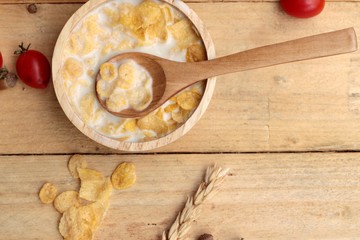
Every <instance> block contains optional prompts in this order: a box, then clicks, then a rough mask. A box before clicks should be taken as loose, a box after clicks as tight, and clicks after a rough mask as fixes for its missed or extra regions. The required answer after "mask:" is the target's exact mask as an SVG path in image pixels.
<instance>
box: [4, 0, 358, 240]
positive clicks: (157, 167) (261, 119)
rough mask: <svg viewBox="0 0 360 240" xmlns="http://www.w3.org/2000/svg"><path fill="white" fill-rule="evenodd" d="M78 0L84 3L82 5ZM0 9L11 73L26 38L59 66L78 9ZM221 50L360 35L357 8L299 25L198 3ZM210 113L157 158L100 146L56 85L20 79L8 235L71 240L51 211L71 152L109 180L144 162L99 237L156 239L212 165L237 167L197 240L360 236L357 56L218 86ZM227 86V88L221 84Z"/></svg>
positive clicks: (14, 106) (56, 2)
mask: <svg viewBox="0 0 360 240" xmlns="http://www.w3.org/2000/svg"><path fill="white" fill-rule="evenodd" d="M74 1H75V2H74ZM31 2H32V1H28V0H0V3H1V4H0V51H1V52H2V53H3V56H4V61H5V64H6V65H7V67H8V68H9V69H10V70H14V66H15V61H16V56H14V55H13V51H14V50H15V49H16V48H17V45H18V44H19V43H20V42H21V41H24V42H25V43H29V42H31V43H32V46H33V48H34V49H38V50H40V51H42V52H44V53H45V54H46V56H47V57H48V58H49V60H50V59H51V57H52V51H53V48H54V44H55V41H56V39H57V37H58V34H59V32H60V30H61V28H62V27H63V25H64V24H65V22H66V20H67V19H68V18H69V17H70V16H71V15H72V14H73V13H74V12H75V11H76V10H77V9H78V8H79V7H80V6H81V5H82V3H81V2H78V1H77V0H69V1H68V2H65V1H63V0H35V2H36V3H37V8H38V10H37V12H36V13H34V14H30V13H29V12H28V11H27V9H26V7H27V5H28V4H29V3H31ZM188 4H189V5H190V7H191V8H193V9H194V10H195V11H196V12H197V13H198V15H199V16H200V18H201V19H203V21H204V22H205V24H206V26H207V27H208V30H209V31H210V34H211V35H212V37H213V40H214V43H215V47H216V51H217V55H218V56H221V55H225V54H229V53H233V52H235V51H240V50H245V49H247V48H252V47H257V46H261V45H266V44H270V43H275V42H280V41H285V40H290V39H293V38H297V37H303V36H307V35H311V34H317V33H322V32H328V31H332V30H338V29H342V28H347V27H355V30H356V31H357V32H358V35H359V36H360V2H359V1H356V0H339V1H327V3H326V7H325V9H324V11H323V12H322V13H321V15H319V16H317V17H314V18H311V19H295V18H291V17H289V16H287V15H285V14H284V13H283V12H282V11H281V10H280V9H279V5H278V2H276V1H272V0H270V1H262V0H258V1H257V0H255V1H254V0H251V1H250V0H239V1H226V0H225V1H221V2H216V1H215V2H213V1H210V2H208V1H206V0H195V1H191V2H190V1H189V2H188ZM218 79H219V81H218V83H217V86H216V90H215V94H214V96H213V99H212V102H211V104H210V107H209V108H208V110H207V112H206V113H205V115H204V116H203V118H202V119H201V120H200V121H199V122H198V124H197V125H195V127H194V128H193V129H192V130H191V131H190V132H189V133H188V134H186V135H185V136H184V137H182V138H181V139H179V140H178V141H176V142H174V143H172V144H170V145H168V146H166V147H163V148H160V149H156V150H154V151H151V152H146V153H141V154H140V153H139V154H136V153H124V152H119V151H115V150H112V149H109V148H106V147H103V146H101V145H99V144H97V143H95V142H93V141H92V140H90V139H89V138H87V137H86V136H84V135H83V134H82V133H81V132H79V131H78V130H77V129H76V128H75V127H74V126H73V125H72V124H71V123H70V121H69V120H68V119H67V118H66V116H65V114H64V113H63V111H62V110H61V108H60V106H59V104H58V102H57V99H56V97H55V93H54V89H53V86H52V84H51V85H50V86H49V87H48V88H47V89H46V90H36V89H31V88H29V87H27V86H25V85H24V84H22V83H21V82H19V83H18V84H17V86H16V87H15V88H13V89H9V90H5V91H1V92H0V103H1V104H0V113H1V115H0V116H1V117H0V177H1V178H0V239H6V240H12V239H61V236H60V234H59V233H58V231H57V223H58V221H59V217H60V215H59V214H58V213H57V212H56V211H55V210H54V209H53V208H52V207H51V206H48V205H44V204H41V203H40V202H39V200H38V196H37V193H38V191H39V188H40V187H41V185H42V184H43V183H44V182H45V181H50V182H53V183H55V184H56V185H57V186H58V187H59V191H63V190H66V189H76V188H77V187H78V183H77V182H76V181H74V180H73V179H72V178H71V176H70V175H69V173H68V171H67V167H66V165H67V160H68V159H69V157H70V156H71V155H72V154H74V153H81V154H84V155H86V156H85V157H86V159H87V160H88V162H89V165H90V166H92V167H93V168H95V169H98V170H100V171H102V172H103V173H104V174H105V175H109V174H111V172H112V170H113V169H114V168H115V166H116V165H117V164H119V163H120V162H123V161H132V162H134V163H135V164H136V167H137V175H138V180H137V183H136V185H135V186H134V187H133V188H131V189H129V190H126V191H119V192H115V193H114V194H113V196H112V200H111V207H110V209H109V212H108V214H107V216H106V218H105V220H104V222H103V224H102V226H101V228H100V230H99V231H98V232H97V234H96V239H142V240H143V239H158V238H159V236H160V235H161V233H162V231H163V230H165V229H167V228H168V227H169V226H170V224H171V222H172V221H173V220H174V218H175V216H176V213H177V211H179V210H180V209H181V208H182V207H183V205H184V202H185V201H186V197H187V196H189V195H192V194H193V193H194V191H195V190H196V188H197V185H198V184H199V183H200V182H201V179H202V177H203V175H204V170H205V169H206V167H207V166H209V165H212V164H214V163H217V164H219V165H222V166H225V167H229V168H231V171H230V173H231V174H230V176H228V177H227V179H226V180H225V182H224V184H223V185H222V188H221V190H220V192H219V193H218V194H217V195H216V196H215V197H214V198H212V199H211V200H210V201H209V202H208V203H206V204H205V205H204V207H203V211H202V213H201V216H200V218H199V219H198V220H197V221H196V222H194V223H193V225H192V230H191V234H190V239H197V237H198V236H199V235H201V234H202V233H205V232H208V233H211V234H213V235H214V236H215V239H219V240H220V239H224V240H239V239H241V238H244V239H360V152H359V151H360V53H359V52H355V53H352V54H347V55H340V56H335V57H329V58H324V59H317V60H311V61H305V62H300V63H291V64H286V65H282V66H276V67H270V68H265V69H261V70H253V71H247V72H243V73H238V74H231V75H227V76H224V77H219V78H218ZM223 80H224V81H223Z"/></svg>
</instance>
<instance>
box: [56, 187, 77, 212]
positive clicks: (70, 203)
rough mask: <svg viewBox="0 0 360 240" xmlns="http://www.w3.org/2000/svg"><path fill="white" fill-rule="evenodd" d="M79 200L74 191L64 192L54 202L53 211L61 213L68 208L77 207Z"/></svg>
mask: <svg viewBox="0 0 360 240" xmlns="http://www.w3.org/2000/svg"><path fill="white" fill-rule="evenodd" d="M79 206H80V198H79V193H78V192H76V191H65V192H62V193H60V194H59V195H58V196H57V197H56V198H55V200H54V207H55V209H56V210H57V211H58V212H60V213H63V212H65V211H66V210H68V209H69V208H70V207H79Z"/></svg>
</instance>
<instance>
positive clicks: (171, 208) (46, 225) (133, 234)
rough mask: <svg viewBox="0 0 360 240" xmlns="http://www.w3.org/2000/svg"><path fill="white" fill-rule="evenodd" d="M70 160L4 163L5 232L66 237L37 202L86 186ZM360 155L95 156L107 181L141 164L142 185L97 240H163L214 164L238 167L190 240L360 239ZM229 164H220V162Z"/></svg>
mask: <svg viewBox="0 0 360 240" xmlns="http://www.w3.org/2000/svg"><path fill="white" fill-rule="evenodd" d="M68 158H69V156H64V155H58V156H3V157H0V172H1V173H2V178H1V184H0V193H1V198H0V212H1V214H0V223H1V224H0V235H1V236H6V239H8V240H13V239H23V238H24V236H26V239H29V240H32V239H60V235H59V233H58V232H57V223H58V221H59V217H60V215H59V214H58V213H57V212H56V211H55V210H54V209H53V207H52V206H51V205H44V204H42V203H40V202H39V200H38V196H37V193H38V190H39V188H40V187H41V186H42V184H43V183H44V182H46V181H49V182H53V183H54V184H56V185H57V186H58V188H59V191H60V192H61V191H65V190H69V189H74V190H76V189H78V183H77V181H75V180H74V179H72V178H71V177H70V175H69V173H68V171H67V168H66V163H67V159H68ZM359 158H360V154H359V153H329V154H325V153H324V154H228V155H218V154H210V155H208V154H199V155H188V154H186V155H177V154H171V155H166V154H164V155H126V156H116V155H103V156H101V155H96V156H92V155H88V156H86V159H87V160H88V162H89V166H91V167H92V168H94V169H97V170H99V171H101V172H102V173H103V174H105V175H109V174H111V172H112V171H113V169H114V168H115V166H117V164H119V163H120V162H123V161H133V162H134V163H135V165H136V168H137V183H136V185H135V186H134V187H132V188H130V189H128V190H124V191H114V193H113V195H112V196H111V205H110V209H109V212H108V214H107V216H106V218H105V220H104V222H103V224H102V225H101V227H100V229H99V232H98V233H97V234H96V237H95V239H118V237H119V236H121V237H122V239H132V240H135V239H159V236H160V234H161V233H162V231H163V230H164V229H167V228H168V227H169V225H170V224H171V222H172V221H173V220H174V218H175V216H176V213H177V211H179V210H180V209H181V208H182V207H183V205H184V202H185V201H186V197H187V196H189V195H191V194H193V193H194V191H195V190H196V188H197V185H198V184H199V183H200V181H201V179H202V177H203V175H204V170H205V169H206V167H207V166H208V165H210V164H213V163H218V164H220V165H222V166H226V167H230V168H231V171H230V173H231V176H229V177H228V178H227V179H226V180H225V182H224V184H223V185H222V188H221V189H220V192H219V193H218V194H217V195H215V196H214V198H212V199H211V200H209V201H208V202H207V203H205V205H204V206H203V208H202V212H201V215H200V218H199V219H198V220H197V221H196V222H194V223H193V224H192V230H191V234H190V237H191V239H196V238H197V237H198V236H199V235H200V234H202V233H204V232H207V233H212V234H213V235H214V236H215V239H240V237H243V238H245V239H278V240H282V239H284V240H285V239H286V240H287V239H357V238H358V236H359V227H360V211H359V209H360V182H359V179H360V161H359ZM220 159H221V160H220Z"/></svg>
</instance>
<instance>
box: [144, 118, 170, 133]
mask: <svg viewBox="0 0 360 240" xmlns="http://www.w3.org/2000/svg"><path fill="white" fill-rule="evenodd" d="M137 125H138V127H139V128H140V129H141V130H152V131H154V132H156V133H157V134H159V135H162V134H165V133H167V131H168V125H167V124H166V122H165V121H164V120H163V119H161V118H159V117H158V116H156V115H147V116H145V117H143V118H140V119H139V120H138V122H137Z"/></svg>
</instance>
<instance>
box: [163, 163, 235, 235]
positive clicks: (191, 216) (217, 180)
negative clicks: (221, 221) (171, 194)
mask: <svg viewBox="0 0 360 240" xmlns="http://www.w3.org/2000/svg"><path fill="white" fill-rule="evenodd" d="M228 172H229V169H228V168H225V169H223V168H221V167H217V166H216V165H214V166H210V167H208V168H207V169H206V174H205V178H204V180H203V182H202V183H201V184H200V186H199V188H198V190H197V191H196V193H195V195H194V196H192V197H189V198H188V199H187V201H186V204H185V207H184V209H183V210H182V211H181V212H179V214H178V215H177V217H176V220H175V221H174V223H173V224H172V225H171V227H170V230H169V232H168V233H167V234H166V232H165V231H164V232H163V235H162V240H183V239H185V236H186V234H187V233H188V232H189V229H190V226H191V223H192V222H193V221H195V220H196V219H197V218H198V217H199V214H200V206H201V204H202V203H204V202H205V201H206V200H207V199H209V198H210V197H211V196H213V195H214V193H216V191H217V190H218V189H219V186H220V185H221V183H222V182H223V181H224V179H225V177H226V176H227V173H228Z"/></svg>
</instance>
